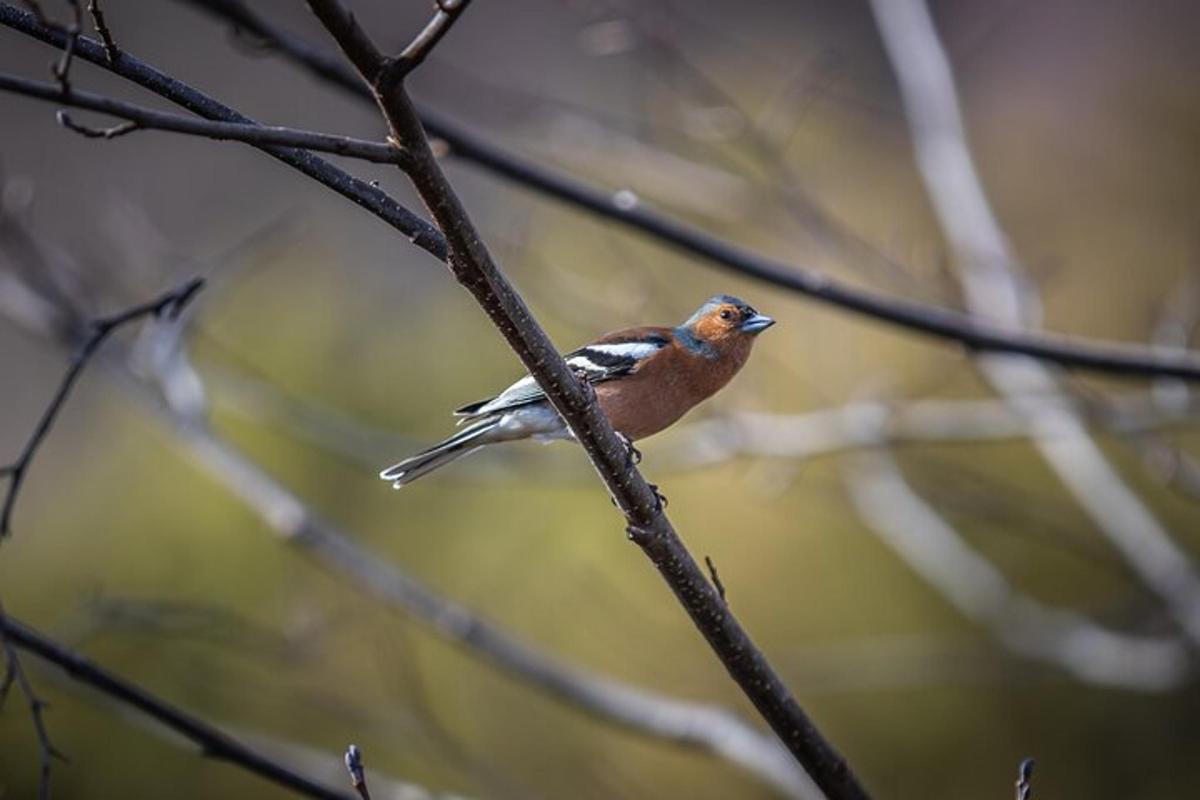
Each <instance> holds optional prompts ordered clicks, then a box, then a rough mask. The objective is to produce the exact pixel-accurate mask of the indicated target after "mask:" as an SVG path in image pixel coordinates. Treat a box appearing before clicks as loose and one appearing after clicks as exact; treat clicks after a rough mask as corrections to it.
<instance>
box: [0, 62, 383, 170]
mask: <svg viewBox="0 0 1200 800" xmlns="http://www.w3.org/2000/svg"><path fill="white" fill-rule="evenodd" d="M0 91H4V92H11V93H13V94H19V95H24V96H26V97H33V98H36V99H38V100H46V101H48V102H51V103H55V104H56V105H61V106H70V107H72V108H83V109H87V110H88V111H97V112H100V113H102V114H108V115H110V116H113V117H119V118H121V119H124V120H128V123H127V124H126V125H122V126H119V127H118V128H110V129H107V130H106V131H100V132H96V131H95V130H94V129H90V128H81V126H78V125H75V124H74V123H72V122H71V121H70V118H69V117H66V115H65V113H64V112H59V122H60V123H61V124H62V125H63V126H64V127H67V128H70V129H71V130H74V131H76V132H78V133H82V134H83V135H85V136H89V137H92V138H97V137H98V136H99V137H102V138H105V139H111V138H114V134H113V133H112V131H120V133H118V134H116V135H124V134H126V133H132V132H134V131H138V130H159V131H172V132H174V133H186V134H191V135H192V136H203V137H206V138H209V139H218V140H223V139H225V140H233V141H239V142H245V143H247V144H253V145H282V146H285V147H297V148H302V149H305V150H315V151H319V152H324V153H333V154H334V155H339V156H346V157H348V158H358V159H362V160H363V161H371V162H374V163H376V164H402V163H403V161H404V151H402V150H400V149H399V148H397V147H395V146H394V145H390V144H388V143H386V142H371V141H366V140H364V139H355V138H353V137H350V136H337V135H334V134H329V133H316V132H313V131H304V130H298V129H296V128H285V127H279V126H267V125H258V124H254V123H241V122H212V121H209V120H203V119H197V118H195V117H187V116H184V115H182V114H171V113H167V112H163V111H156V110H154V109H151V108H146V107H144V106H138V105H134V104H133V103H127V102H125V101H123V100H116V99H114V98H111V97H104V96H102V95H98V94H92V93H91V92H82V91H79V90H77V89H70V90H68V91H66V92H63V91H62V90H61V89H60V88H59V87H57V86H55V85H54V84H51V83H44V82H41V81H33V80H29V79H27V78H20V77H17V76H15V75H6V74H3V73H0Z"/></svg>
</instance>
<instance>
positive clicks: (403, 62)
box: [379, 0, 471, 86]
mask: <svg viewBox="0 0 1200 800" xmlns="http://www.w3.org/2000/svg"><path fill="white" fill-rule="evenodd" d="M470 2H471V0H434V5H435V6H436V8H437V11H436V13H434V15H433V19H431V20H429V24H428V25H426V26H425V28H424V29H423V30H422V31H421V32H420V33H418V34H417V36H416V37H415V38H414V39H413V40H412V42H410V43H409V45H408V47H406V48H404V51H403V52H401V53H400V55H399V56H397V57H396V58H395V59H393V60H392V61H390V62H389V63H388V64H387V66H386V67H385V68H384V72H383V74H382V75H380V79H379V83H380V85H381V86H382V85H384V84H385V83H390V84H391V85H395V84H397V83H399V82H400V81H402V80H404V78H406V77H407V76H408V74H409V73H411V72H412V71H413V70H415V69H416V68H417V67H419V66H421V64H423V63H424V62H425V59H426V58H428V57H429V54H430V53H432V52H433V48H435V47H437V45H438V42H440V41H441V40H442V37H444V36H445V35H446V34H447V33H449V32H450V28H451V27H452V26H453V25H454V23H455V21H456V20H457V19H458V18H459V16H460V15H461V14H462V12H464V11H466V10H467V6H468V5H470Z"/></svg>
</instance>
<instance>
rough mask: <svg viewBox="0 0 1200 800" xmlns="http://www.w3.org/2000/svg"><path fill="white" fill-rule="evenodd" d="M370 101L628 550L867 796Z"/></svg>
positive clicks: (828, 767) (420, 161) (403, 136)
mask: <svg viewBox="0 0 1200 800" xmlns="http://www.w3.org/2000/svg"><path fill="white" fill-rule="evenodd" d="M308 5H309V7H310V8H311V9H312V10H313V12H314V13H315V14H316V15H317V17H318V18H319V19H321V20H323V21H326V20H332V21H333V23H334V24H329V23H327V26H326V27H327V28H328V30H329V32H330V33H331V34H332V35H333V37H334V38H335V40H336V41H337V42H338V44H339V45H340V46H341V47H342V49H343V51H344V52H345V53H346V54H347V57H348V58H350V59H351V60H353V61H354V62H355V65H356V66H357V67H358V69H359V71H360V73H361V74H362V75H363V78H364V79H366V80H368V81H370V80H371V78H372V77H374V76H376V75H378V74H379V70H380V68H381V67H380V64H378V63H375V64H365V65H364V64H361V63H359V62H360V59H361V55H362V42H363V41H364V40H368V41H369V38H368V36H367V34H366V33H365V32H364V31H362V30H361V29H358V28H357V26H355V29H354V30H350V31H347V30H346V29H345V27H344V25H345V23H346V17H345V14H344V13H343V12H342V11H341V10H340V9H341V4H340V3H339V2H338V0H308ZM352 22H353V21H352V20H351V23H352ZM339 26H341V27H339ZM378 101H379V105H380V109H381V110H382V112H383V115H384V117H385V119H386V120H387V122H388V126H389V128H390V129H391V137H392V138H393V139H395V140H396V141H398V142H400V143H401V144H402V145H404V146H405V147H407V148H408V150H409V153H410V155H411V162H410V164H409V166H408V169H407V174H408V176H409V179H410V180H411V181H412V184H413V187H414V189H416V191H417V193H418V194H419V195H420V196H421V199H422V200H423V201H424V203H425V205H426V207H427V208H429V209H430V213H431V214H432V215H433V217H434V220H435V221H436V222H437V224H438V226H439V227H440V228H441V230H442V232H443V234H444V235H445V237H446V241H447V243H448V245H449V251H450V254H451V258H450V259H449V266H450V269H451V270H452V271H453V273H454V276H455V278H456V279H457V280H458V281H459V283H461V284H462V285H463V286H464V287H465V288H466V289H467V290H468V291H470V292H471V294H472V295H473V296H474V297H475V299H476V301H477V302H478V303H479V305H480V307H481V308H482V309H483V310H484V311H485V312H486V313H487V314H488V316H489V317H490V318H491V320H492V322H493V324H494V325H495V326H496V328H497V330H498V331H499V332H500V333H501V334H502V335H503V336H504V337H505V339H506V340H507V341H508V344H509V346H510V347H512V349H513V351H514V352H515V353H516V354H517V356H518V357H519V358H520V359H521V361H522V362H523V363H524V365H525V367H526V368H527V369H528V370H529V372H530V374H531V375H533V376H534V378H535V379H536V380H537V382H538V383H539V384H540V385H541V387H542V389H543V390H544V391H545V392H546V396H547V398H548V399H549V400H550V402H551V404H552V405H553V406H554V408H555V410H557V411H558V413H559V414H560V415H561V416H562V417H563V419H564V420H565V421H566V423H567V425H568V426H569V427H570V429H571V431H572V433H573V434H574V435H575V438H576V440H577V441H578V442H579V443H580V444H581V445H582V446H583V448H584V450H585V451H586V452H587V454H588V457H589V458H590V459H591V461H592V464H593V465H594V466H595V468H596V470H597V472H598V473H599V475H600V477H601V478H602V479H603V480H604V483H605V484H606V486H607V487H608V490H609V493H610V494H611V496H612V497H613V499H614V500H615V501H616V504H617V505H618V506H619V508H620V510H621V512H622V513H623V514H624V516H625V521H626V528H627V530H629V531H636V532H638V535H636V536H633V537H632V538H633V539H634V541H636V542H637V544H638V545H639V547H641V549H642V550H643V552H644V553H645V554H646V556H647V557H648V558H649V559H650V560H651V562H652V563H653V564H654V565H655V567H657V568H658V570H659V572H660V574H661V575H662V576H663V578H664V580H665V581H666V583H667V584H668V586H669V587H670V588H671V590H672V591H673V592H674V593H675V595H676V597H677V598H678V600H679V601H680V604H681V605H682V606H683V607H684V609H685V610H686V611H687V613H688V614H689V616H690V617H691V618H692V621H693V623H694V624H695V625H696V627H697V629H698V630H699V631H700V632H701V633H702V634H703V635H704V637H705V639H706V640H707V641H708V643H709V645H710V646H711V647H712V649H713V651H714V652H715V653H716V654H717V656H718V657H719V658H720V660H721V662H722V663H723V664H724V665H725V668H726V670H727V671H728V672H729V674H730V676H731V677H732V678H733V679H734V681H735V682H736V683H737V684H738V686H739V687H740V688H741V689H742V691H743V692H744V693H745V694H746V696H747V697H748V698H749V699H750V700H751V702H753V703H754V705H755V707H756V708H757V709H758V712H759V713H760V714H761V715H762V717H763V718H764V719H765V720H766V721H767V723H768V724H769V725H770V726H771V728H772V729H773V730H774V731H775V733H776V735H778V736H779V738H780V740H781V741H782V742H783V743H784V745H785V746H786V747H787V748H788V749H789V750H790V751H791V752H792V754H793V755H794V756H795V757H796V759H797V761H799V762H800V763H801V764H802V765H803V766H804V768H805V770H806V771H807V772H808V773H809V775H811V776H812V778H813V780H814V782H815V783H816V784H817V785H818V786H819V787H820V788H821V790H822V791H823V792H824V793H825V794H826V795H827V796H828V797H829V798H831V800H843V799H844V798H865V797H867V793H866V790H865V789H864V788H863V786H862V785H861V784H860V783H859V781H858V779H857V777H856V776H855V775H854V773H853V771H852V770H851V769H850V767H849V765H848V764H847V763H846V761H845V760H844V759H843V758H842V756H841V755H840V754H839V753H838V752H837V750H835V749H834V747H833V746H832V745H831V744H830V743H829V742H828V741H827V740H826V739H825V737H824V736H823V735H822V733H821V732H820V731H819V730H818V729H817V727H816V726H815V725H814V724H813V722H812V720H811V719H810V718H809V717H808V715H807V714H806V713H805V712H804V710H803V709H802V708H801V707H800V705H799V703H797V702H796V699H795V698H794V697H793V696H792V694H791V692H790V691H789V690H788V688H787V686H786V685H784V683H783V681H782V679H781V678H780V677H779V675H778V674H777V673H776V672H775V670H774V668H773V667H772V666H771V664H770V663H769V662H768V661H767V659H766V656H765V655H764V654H763V652H762V651H761V650H760V649H759V648H758V647H757V645H755V643H754V642H753V640H751V638H750V636H749V635H748V634H747V633H746V631H745V630H744V629H743V628H742V627H741V625H740V624H739V623H738V621H737V620H736V618H735V617H734V616H733V614H732V613H730V611H729V609H728V607H727V606H726V605H725V604H724V602H722V600H721V598H720V596H719V595H718V594H717V591H716V589H715V588H714V587H713V586H712V584H711V583H709V581H708V579H707V577H706V576H705V574H704V573H703V571H701V569H700V567H699V566H698V565H697V564H696V561H695V559H693V558H692V556H691V554H690V553H689V552H688V550H687V548H686V547H685V546H684V544H683V542H682V540H680V538H679V535H678V534H677V533H676V532H675V529H674V528H673V527H672V525H671V523H670V521H669V520H668V519H667V517H666V515H665V514H664V512H663V503H662V500H661V495H659V493H658V492H657V491H656V490H655V489H654V488H652V487H651V486H650V484H648V483H647V482H646V480H645V479H644V478H643V477H642V475H641V473H640V472H639V471H638V469H637V466H636V465H634V464H632V463H630V459H629V457H628V449H627V448H626V447H625V445H624V443H623V442H622V441H621V439H620V438H619V437H618V436H617V434H616V432H615V431H614V430H613V427H612V425H611V424H610V423H609V421H608V418H607V417H605V415H604V412H603V411H601V410H600V407H599V404H598V403H597V402H596V399H595V394H594V392H588V391H585V389H584V387H583V385H582V384H581V382H580V381H579V380H578V379H577V378H576V377H575V375H574V374H573V373H572V371H571V370H570V368H569V367H568V366H567V365H566V363H565V362H564V361H563V358H562V356H561V355H559V353H558V350H557V349H556V348H555V347H554V344H553V342H551V341H550V339H549V337H548V336H546V333H545V331H544V330H542V328H541V326H540V325H539V324H538V322H537V320H536V319H534V317H533V315H532V313H531V312H530V311H529V309H528V307H527V306H526V305H525V302H524V300H523V299H522V298H521V296H520V295H519V294H518V293H517V291H516V290H515V289H514V288H513V287H512V285H511V284H510V283H509V282H508V279H507V278H506V277H505V276H504V274H503V273H502V272H501V271H500V269H499V267H498V266H497V265H496V263H495V262H494V261H493V260H492V256H491V254H490V252H489V251H488V249H487V246H486V245H485V244H484V242H483V239H482V237H481V236H480V235H479V232H478V231H477V230H476V228H475V226H474V223H473V222H472V221H471V218H470V216H469V215H468V214H467V212H466V209H465V208H464V207H463V205H462V203H461V201H460V200H459V198H458V196H457V194H456V193H455V192H454V189H453V187H451V185H450V183H449V181H447V179H446V177H445V175H444V174H443V173H442V169H441V166H440V164H439V163H438V159H437V157H436V156H435V155H434V153H433V151H432V150H431V149H430V145H429V140H428V138H427V135H426V133H425V130H424V128H423V127H422V125H421V121H420V119H419V118H418V117H417V114H416V109H415V108H414V107H413V105H412V103H411V101H410V100H409V98H408V95H407V93H406V92H405V90H404V86H403V84H399V85H397V86H395V87H394V90H393V91H390V92H388V93H386V94H384V93H382V92H380V93H378Z"/></svg>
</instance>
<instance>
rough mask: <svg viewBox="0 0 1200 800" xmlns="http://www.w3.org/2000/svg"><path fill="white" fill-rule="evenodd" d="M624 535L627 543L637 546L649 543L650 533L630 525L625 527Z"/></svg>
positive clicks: (637, 526)
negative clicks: (627, 540) (626, 537)
mask: <svg viewBox="0 0 1200 800" xmlns="http://www.w3.org/2000/svg"><path fill="white" fill-rule="evenodd" d="M625 535H626V536H628V537H629V541H631V542H633V543H634V544H636V545H639V546H641V545H644V544H645V543H646V542H648V541H650V531H648V530H647V529H645V528H643V527H641V526H639V525H634V524H632V523H630V524H629V525H626V526H625Z"/></svg>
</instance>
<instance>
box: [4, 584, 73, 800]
mask: <svg viewBox="0 0 1200 800" xmlns="http://www.w3.org/2000/svg"><path fill="white" fill-rule="evenodd" d="M7 622H8V616H7V614H6V612H5V611H4V608H3V607H2V606H0V646H2V647H3V649H4V664H5V673H4V683H3V688H2V689H0V702H2V701H3V699H4V696H5V694H6V693H7V692H8V689H9V687H11V686H12V685H13V684H16V686H17V688H19V689H20V690H21V694H22V696H24V698H25V703H26V704H27V705H28V706H29V717H30V719H31V720H32V721H33V730H34V734H35V735H36V736H37V743H38V755H39V758H40V766H39V769H38V798H39V800H49V798H50V770H51V767H52V766H53V764H54V759H56V758H57V759H60V760H62V761H66V760H67V759H66V756H64V755H63V754H62V753H60V752H59V751H58V748H56V747H55V746H54V743H53V742H51V741H50V732H49V730H48V729H47V728H46V719H45V716H44V712H45V710H46V703H45V701H44V700H42V699H41V698H40V697H39V696H38V695H37V693H36V692H35V691H34V689H33V684H32V683H31V682H30V681H29V677H28V676H27V675H26V674H25V668H24V667H23V666H22V665H21V660H20V657H19V656H18V655H17V651H16V648H15V647H14V646H13V642H12V641H11V640H10V638H9V636H8V628H7V625H6V623H7Z"/></svg>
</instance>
